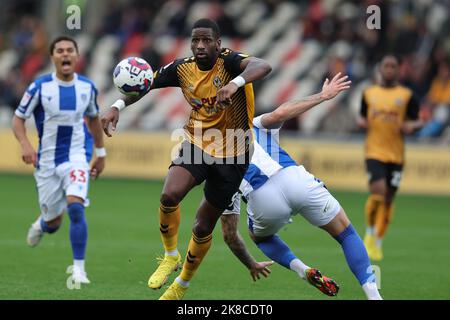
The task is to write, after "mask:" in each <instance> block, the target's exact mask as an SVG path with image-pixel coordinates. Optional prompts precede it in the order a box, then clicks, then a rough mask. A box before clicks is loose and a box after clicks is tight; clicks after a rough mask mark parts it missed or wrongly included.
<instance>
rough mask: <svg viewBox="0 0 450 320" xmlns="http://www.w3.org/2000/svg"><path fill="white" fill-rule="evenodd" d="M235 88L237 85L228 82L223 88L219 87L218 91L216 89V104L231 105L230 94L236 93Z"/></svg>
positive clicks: (221, 105)
mask: <svg viewBox="0 0 450 320" xmlns="http://www.w3.org/2000/svg"><path fill="white" fill-rule="evenodd" d="M237 89H238V86H237V85H236V84H235V83H233V82H230V83H229V84H227V85H226V86H224V87H223V88H221V89H219V91H217V104H218V105H219V106H220V107H227V106H229V105H231V96H232V95H233V94H235V93H236V91H237Z"/></svg>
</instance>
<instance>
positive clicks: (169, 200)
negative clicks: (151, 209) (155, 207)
mask: <svg viewBox="0 0 450 320" xmlns="http://www.w3.org/2000/svg"><path fill="white" fill-rule="evenodd" d="M159 201H160V202H161V204H162V205H163V206H165V207H175V206H177V205H178V204H179V203H180V202H181V199H180V197H179V196H178V195H177V194H176V192H170V191H163V193H161V197H160V199H159Z"/></svg>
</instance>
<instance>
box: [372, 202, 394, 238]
mask: <svg viewBox="0 0 450 320" xmlns="http://www.w3.org/2000/svg"><path fill="white" fill-rule="evenodd" d="M378 211H379V213H377V219H376V222H375V232H376V236H377V238H378V239H381V238H383V237H384V235H385V233H386V230H387V228H388V226H389V223H390V222H391V221H392V216H393V214H394V205H393V204H386V203H385V202H384V201H383V204H382V205H381V206H380V208H379V210H378Z"/></svg>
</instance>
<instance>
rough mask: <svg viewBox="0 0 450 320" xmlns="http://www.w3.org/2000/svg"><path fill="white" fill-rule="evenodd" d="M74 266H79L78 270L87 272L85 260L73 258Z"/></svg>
mask: <svg viewBox="0 0 450 320" xmlns="http://www.w3.org/2000/svg"><path fill="white" fill-rule="evenodd" d="M73 267H74V268H77V269H78V270H80V271H82V272H85V271H84V260H76V259H74V260H73Z"/></svg>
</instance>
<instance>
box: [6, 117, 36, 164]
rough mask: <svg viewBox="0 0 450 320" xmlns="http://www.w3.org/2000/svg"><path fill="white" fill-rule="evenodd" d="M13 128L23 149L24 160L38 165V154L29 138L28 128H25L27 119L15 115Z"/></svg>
mask: <svg viewBox="0 0 450 320" xmlns="http://www.w3.org/2000/svg"><path fill="white" fill-rule="evenodd" d="M12 130H13V132H14V136H15V137H16V139H17V141H19V143H20V147H21V149H22V160H23V162H25V163H26V164H32V165H34V166H36V165H37V154H36V151H35V150H34V148H33V146H32V145H31V143H30V140H28V137H27V129H26V128H25V119H22V118H19V117H18V116H16V115H14V117H13V121H12Z"/></svg>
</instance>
